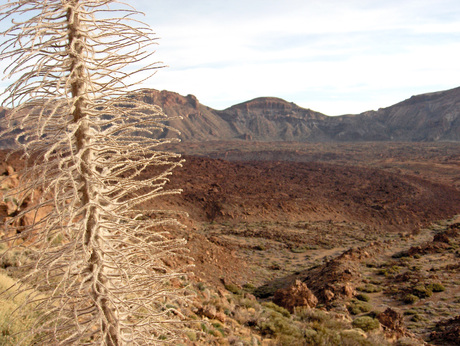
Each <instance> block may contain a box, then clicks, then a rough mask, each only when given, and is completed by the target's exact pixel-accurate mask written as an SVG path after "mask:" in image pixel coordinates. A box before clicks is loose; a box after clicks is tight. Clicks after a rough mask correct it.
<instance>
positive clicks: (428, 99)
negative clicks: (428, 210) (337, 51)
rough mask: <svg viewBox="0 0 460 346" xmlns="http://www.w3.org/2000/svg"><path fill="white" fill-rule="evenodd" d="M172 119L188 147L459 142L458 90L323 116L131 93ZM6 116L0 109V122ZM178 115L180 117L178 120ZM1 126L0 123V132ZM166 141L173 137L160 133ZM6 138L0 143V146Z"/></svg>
mask: <svg viewBox="0 0 460 346" xmlns="http://www.w3.org/2000/svg"><path fill="white" fill-rule="evenodd" d="M133 97H136V98H138V99H140V100H143V101H145V102H147V103H153V104H157V105H159V106H161V107H162V108H163V110H164V111H165V113H166V114H168V115H169V116H171V117H173V118H174V117H177V118H175V119H173V120H171V121H170V122H169V125H171V126H172V127H173V128H176V129H178V130H179V131H180V132H181V134H180V138H181V139H182V140H183V141H188V142H203V141H216V140H217V141H230V140H247V141H260V142H267V141H270V142H280V141H284V142H363V141H394V142H401V141H404V142H433V141H460V87H459V88H455V89H451V90H447V91H440V92H434V93H429V94H422V95H417V96H412V97H411V98H409V99H407V100H405V101H402V102H400V103H397V104H395V105H393V106H390V107H387V108H380V109H379V110H377V111H367V112H364V113H361V114H346V115H342V116H334V117H331V116H327V115H325V114H322V113H319V112H315V111H313V110H311V109H305V108H302V107H299V106H297V105H296V104H295V103H292V102H287V101H285V100H282V99H279V98H275V97H260V98H256V99H254V100H251V101H247V102H243V103H240V104H237V105H234V106H232V107H230V108H227V109H224V110H215V109H212V108H210V107H207V106H205V105H202V104H201V103H200V102H199V101H198V99H197V98H196V97H195V96H193V95H187V96H181V95H179V94H177V93H174V92H170V91H165V90H163V91H158V90H154V89H142V90H140V91H138V92H137V93H135V94H133ZM5 113H6V111H5V110H4V109H2V108H0V119H3V118H4V117H5ZM178 116H181V117H182V118H181V119H179V117H178ZM4 127H5V124H4V123H1V122H0V131H1V129H2V128H4ZM165 136H166V137H177V134H176V133H175V132H174V133H170V132H166V133H165ZM12 143H13V142H12V139H11V138H10V139H8V138H6V137H4V136H3V137H2V138H0V147H3V148H4V147H8V146H10V145H11V144H12Z"/></svg>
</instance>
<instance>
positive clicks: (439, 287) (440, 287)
mask: <svg viewBox="0 0 460 346" xmlns="http://www.w3.org/2000/svg"><path fill="white" fill-rule="evenodd" d="M427 289H429V290H431V291H432V292H443V291H445V290H446V288H445V287H444V285H443V284H441V283H438V282H435V283H432V284H429V285H428V286H427Z"/></svg>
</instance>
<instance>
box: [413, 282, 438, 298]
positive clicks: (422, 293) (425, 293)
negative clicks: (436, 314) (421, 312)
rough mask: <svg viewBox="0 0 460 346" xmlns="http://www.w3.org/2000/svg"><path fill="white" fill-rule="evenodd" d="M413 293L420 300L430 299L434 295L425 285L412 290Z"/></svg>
mask: <svg viewBox="0 0 460 346" xmlns="http://www.w3.org/2000/svg"><path fill="white" fill-rule="evenodd" d="M412 293H413V294H414V295H416V296H417V297H419V298H428V297H431V296H432V295H433V291H432V290H431V289H430V288H428V287H427V286H425V285H418V286H415V287H414V288H413V289H412Z"/></svg>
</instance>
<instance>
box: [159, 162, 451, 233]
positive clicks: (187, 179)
mask: <svg viewBox="0 0 460 346" xmlns="http://www.w3.org/2000/svg"><path fill="white" fill-rule="evenodd" d="M170 187H180V188H183V193H182V196H180V197H175V198H174V201H175V203H176V204H177V205H178V206H179V208H180V209H183V210H185V211H187V212H189V213H190V215H191V218H192V219H193V220H197V221H215V222H222V221H232V222H240V221H261V220H271V221H274V220H277V221H299V220H310V221H314V220H321V221H328V220H331V221H343V222H347V223H350V222H359V223H363V224H366V225H368V226H369V227H371V228H373V229H377V228H378V230H379V231H388V230H390V231H399V232H401V231H402V232H407V231H412V230H416V229H418V228H420V227H421V226H423V225H426V224H427V223H429V222H432V221H435V220H439V219H444V218H448V217H451V216H453V215H455V214H458V213H460V191H458V190H457V189H455V188H453V187H451V186H447V185H442V184H437V183H434V182H430V181H427V180H424V179H422V178H420V177H415V176H406V175H396V174H394V173H390V172H385V171H382V170H378V169H375V168H366V167H359V166H354V167H351V166H341V165H334V164H326V163H316V162H281V161H279V162H271V161H270V162H266V161H253V162H228V161H223V160H216V159H207V158H198V157H186V163H185V164H184V167H183V168H181V169H177V170H176V172H175V174H174V175H173V176H172V178H171V184H170ZM168 200H169V201H170V202H171V199H168Z"/></svg>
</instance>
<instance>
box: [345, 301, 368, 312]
mask: <svg viewBox="0 0 460 346" xmlns="http://www.w3.org/2000/svg"><path fill="white" fill-rule="evenodd" d="M371 310H372V306H371V305H370V304H369V303H366V302H363V301H360V300H356V299H354V300H352V302H351V303H350V305H349V306H348V311H349V312H350V313H351V314H352V315H359V314H361V313H363V312H369V311H371Z"/></svg>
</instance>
